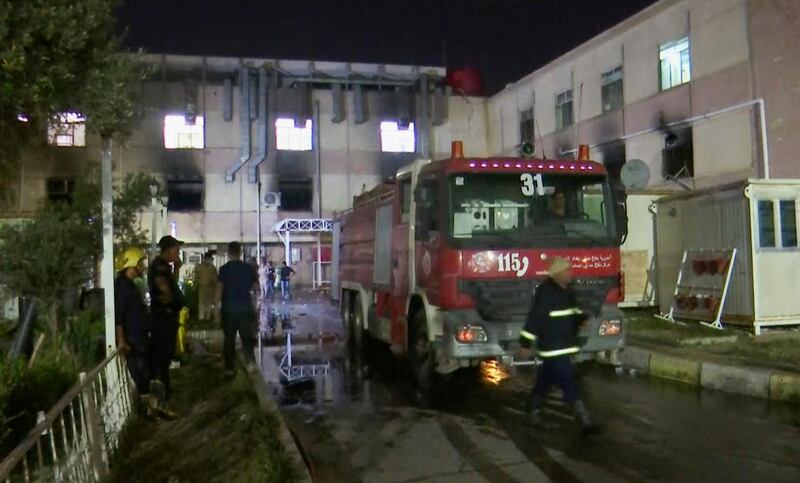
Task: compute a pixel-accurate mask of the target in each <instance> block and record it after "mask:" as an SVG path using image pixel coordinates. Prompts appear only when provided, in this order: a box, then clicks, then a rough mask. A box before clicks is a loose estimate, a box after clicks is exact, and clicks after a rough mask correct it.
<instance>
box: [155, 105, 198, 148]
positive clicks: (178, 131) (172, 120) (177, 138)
mask: <svg viewBox="0 0 800 483" xmlns="http://www.w3.org/2000/svg"><path fill="white" fill-rule="evenodd" d="M179 118H183V124H180V123H178V119H179ZM162 123H163V129H162V141H163V146H164V149H167V150H169V151H175V150H186V151H193V150H203V149H205V148H206V126H205V118H204V117H203V116H195V118H194V124H189V123H188V122H187V121H186V116H185V115H184V114H180V113H178V114H175V113H172V114H164V119H163V120H162ZM169 128H172V129H171V130H170V132H169V133H168V132H167V130H168V129H169ZM198 128H199V130H198ZM198 131H199V132H198ZM198 136H199V137H200V143H199V144H195V140H196V138H197V137H198ZM171 137H174V143H172V142H170V143H167V139H168V138H171ZM187 137H188V139H189V145H188V146H186V145H182V144H181V140H182V139H185V138H187Z"/></svg>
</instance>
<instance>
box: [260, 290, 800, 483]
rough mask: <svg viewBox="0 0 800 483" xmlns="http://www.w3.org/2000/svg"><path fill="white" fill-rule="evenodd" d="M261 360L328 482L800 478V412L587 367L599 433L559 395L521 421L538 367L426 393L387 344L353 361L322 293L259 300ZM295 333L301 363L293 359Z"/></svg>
mask: <svg viewBox="0 0 800 483" xmlns="http://www.w3.org/2000/svg"><path fill="white" fill-rule="evenodd" d="M261 332H262V337H261V343H260V345H259V349H258V354H257V357H258V358H259V361H260V362H261V367H262V373H263V375H264V377H265V379H266V380H267V382H268V383H269V385H270V387H271V389H272V391H273V394H274V395H275V397H276V398H277V399H278V400H279V401H280V402H281V408H282V410H283V411H284V415H285V417H286V419H287V421H288V423H289V426H290V429H291V430H292V432H293V433H294V434H295V437H296V438H297V440H298V441H299V442H300V444H301V446H302V449H303V451H304V453H305V457H306V458H307V461H308V462H309V466H310V468H311V471H312V474H313V475H314V478H315V481H319V482H359V481H363V482H402V481H430V482H486V481H489V482H507V481H512V482H513V481H520V482H528V481H591V482H603V481H728V482H733V481H792V482H797V481H800V407H798V406H796V405H789V404H777V403H774V402H772V403H770V402H767V401H764V400H760V399H754V398H748V397H743V396H737V395H731V394H726V393H720V392H715V391H707V390H698V389H696V388H694V387H685V386H681V385H677V384H672V383H668V382H662V381H659V380H651V379H648V378H642V377H636V376H631V375H627V374H623V373H617V372H615V371H614V370H612V369H611V368H608V367H603V366H593V365H589V366H585V367H583V368H582V371H581V372H582V374H583V375H582V378H581V382H582V386H583V392H584V394H585V399H586V400H587V404H588V405H589V408H590V410H591V411H592V413H593V416H594V417H595V419H596V420H598V421H599V422H600V423H601V424H602V432H601V433H600V434H599V435H596V436H591V437H586V436H581V435H580V434H579V432H578V428H577V424H576V422H575V421H574V418H573V417H572V416H571V413H570V411H569V409H568V408H567V407H565V406H564V405H563V404H561V403H560V401H559V399H558V398H557V397H556V396H554V397H553V398H552V399H551V400H550V401H549V402H548V406H547V409H546V415H547V416H548V420H549V421H550V422H552V423H553V425H554V426H555V427H554V428H553V429H549V430H547V431H534V430H532V429H530V428H528V427H526V426H525V425H524V424H523V421H524V420H523V416H524V413H523V408H524V404H525V400H526V398H527V393H528V391H529V389H530V385H531V379H532V373H531V371H530V370H523V369H519V370H517V371H515V373H514V374H510V373H508V372H506V371H505V370H503V369H502V368H500V367H497V366H494V365H490V364H486V365H484V366H483V367H482V368H480V370H475V371H472V372H467V373H464V374H460V375H459V376H458V377H456V378H455V380H453V381H450V382H449V383H448V385H447V390H446V391H444V392H443V393H442V394H439V395H438V397H437V399H436V400H430V399H426V398H423V397H422V396H421V395H420V394H419V393H418V392H417V391H415V390H414V389H413V388H412V387H411V386H410V385H409V384H408V383H407V382H405V381H406V378H405V377H403V375H404V369H403V366H402V364H401V363H400V362H399V361H396V360H395V359H394V358H393V357H392V356H391V354H389V353H388V351H387V350H381V349H380V348H378V349H373V350H372V351H371V354H370V357H368V360H367V361H361V362H362V363H358V362H354V361H352V360H351V358H350V357H348V355H347V353H346V349H345V346H344V343H343V339H344V338H343V337H342V332H343V326H342V323H341V320H340V319H339V315H338V308H337V307H334V306H332V305H331V304H330V303H329V302H328V301H327V297H326V296H325V295H322V294H302V295H301V296H300V297H299V298H298V300H296V301H292V302H288V303H274V304H264V305H263V307H262V310H261ZM287 334H291V346H292V351H291V354H292V358H291V359H292V361H291V367H290V365H289V364H288V362H289V361H288V357H287V354H286V352H287V351H286V344H287Z"/></svg>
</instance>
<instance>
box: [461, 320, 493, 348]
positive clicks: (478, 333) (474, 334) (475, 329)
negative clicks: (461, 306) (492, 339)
mask: <svg viewBox="0 0 800 483" xmlns="http://www.w3.org/2000/svg"><path fill="white" fill-rule="evenodd" d="M488 340H489V336H488V335H487V334H486V329H484V328H483V327H481V326H480V325H477V324H464V325H461V326H459V327H458V328H457V329H456V342H459V343H461V344H480V343H483V342H486V341H488Z"/></svg>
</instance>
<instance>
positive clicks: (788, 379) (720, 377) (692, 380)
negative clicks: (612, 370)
mask: <svg viewBox="0 0 800 483" xmlns="http://www.w3.org/2000/svg"><path fill="white" fill-rule="evenodd" d="M620 361H621V362H622V365H623V366H624V367H626V368H629V369H635V370H636V371H637V372H640V373H645V374H650V375H651V376H653V377H658V378H660V379H667V380H670V381H676V382H680V383H683V384H689V385H692V386H698V387H703V388H706V389H714V390H718V391H725V392H730V393H734V394H743V395H746V396H753V397H760V398H763V399H770V400H774V401H789V402H796V403H800V374H797V373H790V372H785V371H779V370H769V369H761V368H753V367H742V366H727V365H722V364H717V363H713V362H703V361H699V360H696V359H687V358H682V357H678V356H675V355H671V354H665V353H661V352H658V351H654V350H651V349H648V348H643V347H637V346H633V345H628V346H626V347H625V349H624V350H622V351H621V352H620Z"/></svg>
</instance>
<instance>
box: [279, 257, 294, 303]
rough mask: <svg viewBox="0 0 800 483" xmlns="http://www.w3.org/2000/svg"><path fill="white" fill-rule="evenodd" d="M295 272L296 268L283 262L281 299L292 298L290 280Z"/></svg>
mask: <svg viewBox="0 0 800 483" xmlns="http://www.w3.org/2000/svg"><path fill="white" fill-rule="evenodd" d="M294 274H295V271H294V269H293V268H292V267H290V266H289V265H287V264H286V262H283V266H282V267H281V300H290V299H291V298H292V287H291V283H290V280H291V278H292V277H293V276H294Z"/></svg>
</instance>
